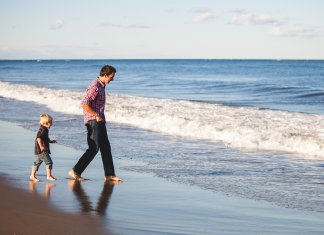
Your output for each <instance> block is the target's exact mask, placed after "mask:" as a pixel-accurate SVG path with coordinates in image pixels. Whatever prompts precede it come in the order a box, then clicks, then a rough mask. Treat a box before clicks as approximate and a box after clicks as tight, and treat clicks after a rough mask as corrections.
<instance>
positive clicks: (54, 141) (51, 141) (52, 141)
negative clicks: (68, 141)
mask: <svg viewBox="0 0 324 235" xmlns="http://www.w3.org/2000/svg"><path fill="white" fill-rule="evenodd" d="M49 142H50V143H51V144H55V143H57V141H56V140H50V141H49Z"/></svg>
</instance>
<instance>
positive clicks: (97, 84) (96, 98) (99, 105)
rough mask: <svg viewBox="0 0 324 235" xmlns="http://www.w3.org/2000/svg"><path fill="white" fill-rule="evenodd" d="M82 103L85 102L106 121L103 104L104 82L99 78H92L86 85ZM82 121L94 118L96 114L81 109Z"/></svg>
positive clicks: (104, 102) (104, 98) (104, 95)
mask: <svg viewBox="0 0 324 235" xmlns="http://www.w3.org/2000/svg"><path fill="white" fill-rule="evenodd" d="M81 103H82V104H87V105H89V106H90V108H91V109H92V110H93V111H95V112H96V113H98V114H99V116H100V117H101V118H102V119H103V120H104V122H106V118H105V104H106V93H105V84H104V83H102V82H101V81H100V80H99V78H97V79H96V80H93V81H92V82H91V83H90V85H89V86H88V88H87V90H86V91H85V93H84V96H83V99H82V102H81ZM83 113H84V123H87V122H88V121H90V120H95V119H96V116H95V115H92V114H91V113H88V112H87V111H85V110H83Z"/></svg>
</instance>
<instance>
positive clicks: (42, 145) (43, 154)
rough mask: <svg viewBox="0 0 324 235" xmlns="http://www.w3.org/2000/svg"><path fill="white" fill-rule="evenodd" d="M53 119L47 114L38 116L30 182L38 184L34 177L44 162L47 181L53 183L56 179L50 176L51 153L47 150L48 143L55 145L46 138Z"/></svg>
mask: <svg viewBox="0 0 324 235" xmlns="http://www.w3.org/2000/svg"><path fill="white" fill-rule="evenodd" d="M52 122H53V118H52V117H51V116H50V115H48V114H41V115H40V121H39V124H40V127H39V130H38V132H37V135H36V140H35V162H34V165H33V166H32V171H31V175H30V180H32V181H36V182H38V181H39V179H37V177H36V172H37V171H38V168H39V166H40V165H41V164H42V162H43V161H44V162H45V164H46V173H47V179H48V180H51V181H55V180H56V178H54V177H53V175H52V166H53V161H52V159H51V157H50V154H51V151H50V148H49V144H50V143H56V140H50V138H49V137H48V129H49V128H50V127H51V126H52Z"/></svg>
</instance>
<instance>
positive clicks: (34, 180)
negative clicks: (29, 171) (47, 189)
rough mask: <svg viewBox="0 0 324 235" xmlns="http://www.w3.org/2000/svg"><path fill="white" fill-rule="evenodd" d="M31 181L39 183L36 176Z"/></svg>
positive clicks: (31, 177)
mask: <svg viewBox="0 0 324 235" xmlns="http://www.w3.org/2000/svg"><path fill="white" fill-rule="evenodd" d="M29 179H30V180H31V181H33V182H39V179H37V178H36V176H32V175H31V176H30V177H29Z"/></svg>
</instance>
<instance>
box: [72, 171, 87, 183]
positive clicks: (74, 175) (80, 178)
mask: <svg viewBox="0 0 324 235" xmlns="http://www.w3.org/2000/svg"><path fill="white" fill-rule="evenodd" d="M69 176H71V177H72V179H75V180H78V181H84V180H85V179H84V178H82V177H81V176H79V175H78V174H77V173H75V171H74V170H70V171H69Z"/></svg>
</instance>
